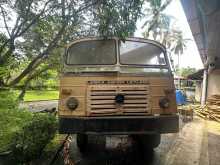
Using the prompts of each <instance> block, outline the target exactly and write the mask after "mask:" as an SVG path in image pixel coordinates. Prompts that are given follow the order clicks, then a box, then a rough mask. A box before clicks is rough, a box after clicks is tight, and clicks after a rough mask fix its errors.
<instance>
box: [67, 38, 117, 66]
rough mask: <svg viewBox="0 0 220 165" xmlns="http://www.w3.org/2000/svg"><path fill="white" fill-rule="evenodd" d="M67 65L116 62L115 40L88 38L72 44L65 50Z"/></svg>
mask: <svg viewBox="0 0 220 165" xmlns="http://www.w3.org/2000/svg"><path fill="white" fill-rule="evenodd" d="M66 64H69V65H113V64H116V43H115V40H90V41H83V42H79V43H76V44H74V45H72V46H71V47H70V48H69V49H68V51H67V58H66Z"/></svg>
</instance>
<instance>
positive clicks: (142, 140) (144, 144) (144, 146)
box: [132, 134, 161, 151]
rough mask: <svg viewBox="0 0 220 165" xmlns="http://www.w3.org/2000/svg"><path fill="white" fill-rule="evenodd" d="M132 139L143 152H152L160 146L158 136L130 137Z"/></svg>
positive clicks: (159, 137)
mask: <svg viewBox="0 0 220 165" xmlns="http://www.w3.org/2000/svg"><path fill="white" fill-rule="evenodd" d="M132 139H133V140H134V142H135V143H136V144H137V145H138V148H139V149H141V150H143V151H149V150H153V149H154V148H156V147H158V146H159V145H160V140H161V135H160V134H147V135H132Z"/></svg>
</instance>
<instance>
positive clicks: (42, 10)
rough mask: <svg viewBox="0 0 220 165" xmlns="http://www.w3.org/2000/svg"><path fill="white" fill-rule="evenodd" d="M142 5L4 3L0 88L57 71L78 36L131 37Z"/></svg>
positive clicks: (129, 0) (114, 1)
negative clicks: (63, 51)
mask: <svg viewBox="0 0 220 165" xmlns="http://www.w3.org/2000/svg"><path fill="white" fill-rule="evenodd" d="M142 4H143V0H110V1H109V0H75V1H71V0H3V1H1V2H0V20H1V22H3V27H1V29H3V30H2V32H1V33H0V86H1V87H4V86H15V85H17V84H18V83H21V82H23V84H24V85H25V84H28V82H29V81H31V80H32V79H33V78H34V77H36V76H37V75H39V74H41V73H42V72H44V71H46V70H48V69H51V68H56V69H57V68H59V65H60V64H59V61H60V60H59V58H60V55H61V54H62V48H63V47H64V46H65V45H66V44H67V43H69V42H70V41H72V40H75V39H77V38H80V37H82V36H104V37H107V36H118V37H120V38H124V37H127V36H129V35H132V34H133V33H134V31H135V28H136V26H135V24H136V21H137V19H138V17H139V16H140V14H141V8H142Z"/></svg>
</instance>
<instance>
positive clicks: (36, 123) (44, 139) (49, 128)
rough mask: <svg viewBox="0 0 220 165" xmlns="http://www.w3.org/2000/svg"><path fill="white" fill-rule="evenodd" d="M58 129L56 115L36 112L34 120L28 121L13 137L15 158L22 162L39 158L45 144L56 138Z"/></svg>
mask: <svg viewBox="0 0 220 165" xmlns="http://www.w3.org/2000/svg"><path fill="white" fill-rule="evenodd" d="M56 130H57V120H56V117H55V116H53V115H49V114H34V115H33V118H32V120H31V121H29V122H28V123H26V124H25V125H24V127H23V128H22V129H21V130H20V131H18V132H17V133H16V134H15V136H14V137H13V139H12V140H13V141H12V145H11V150H12V155H13V158H14V159H15V160H16V161H17V162H21V163H25V162H30V161H32V160H34V159H36V158H38V157H39V156H40V155H41V153H42V152H43V149H44V148H45V146H46V145H47V144H48V143H49V142H50V141H51V140H52V139H53V138H54V136H55V133H56Z"/></svg>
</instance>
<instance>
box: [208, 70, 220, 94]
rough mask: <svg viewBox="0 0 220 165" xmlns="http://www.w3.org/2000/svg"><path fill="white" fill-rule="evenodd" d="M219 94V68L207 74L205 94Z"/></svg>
mask: <svg viewBox="0 0 220 165" xmlns="http://www.w3.org/2000/svg"><path fill="white" fill-rule="evenodd" d="M215 94H219V95H220V69H216V70H213V71H212V72H211V73H209V75H208V89H207V96H208V97H209V96H211V95H215Z"/></svg>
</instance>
